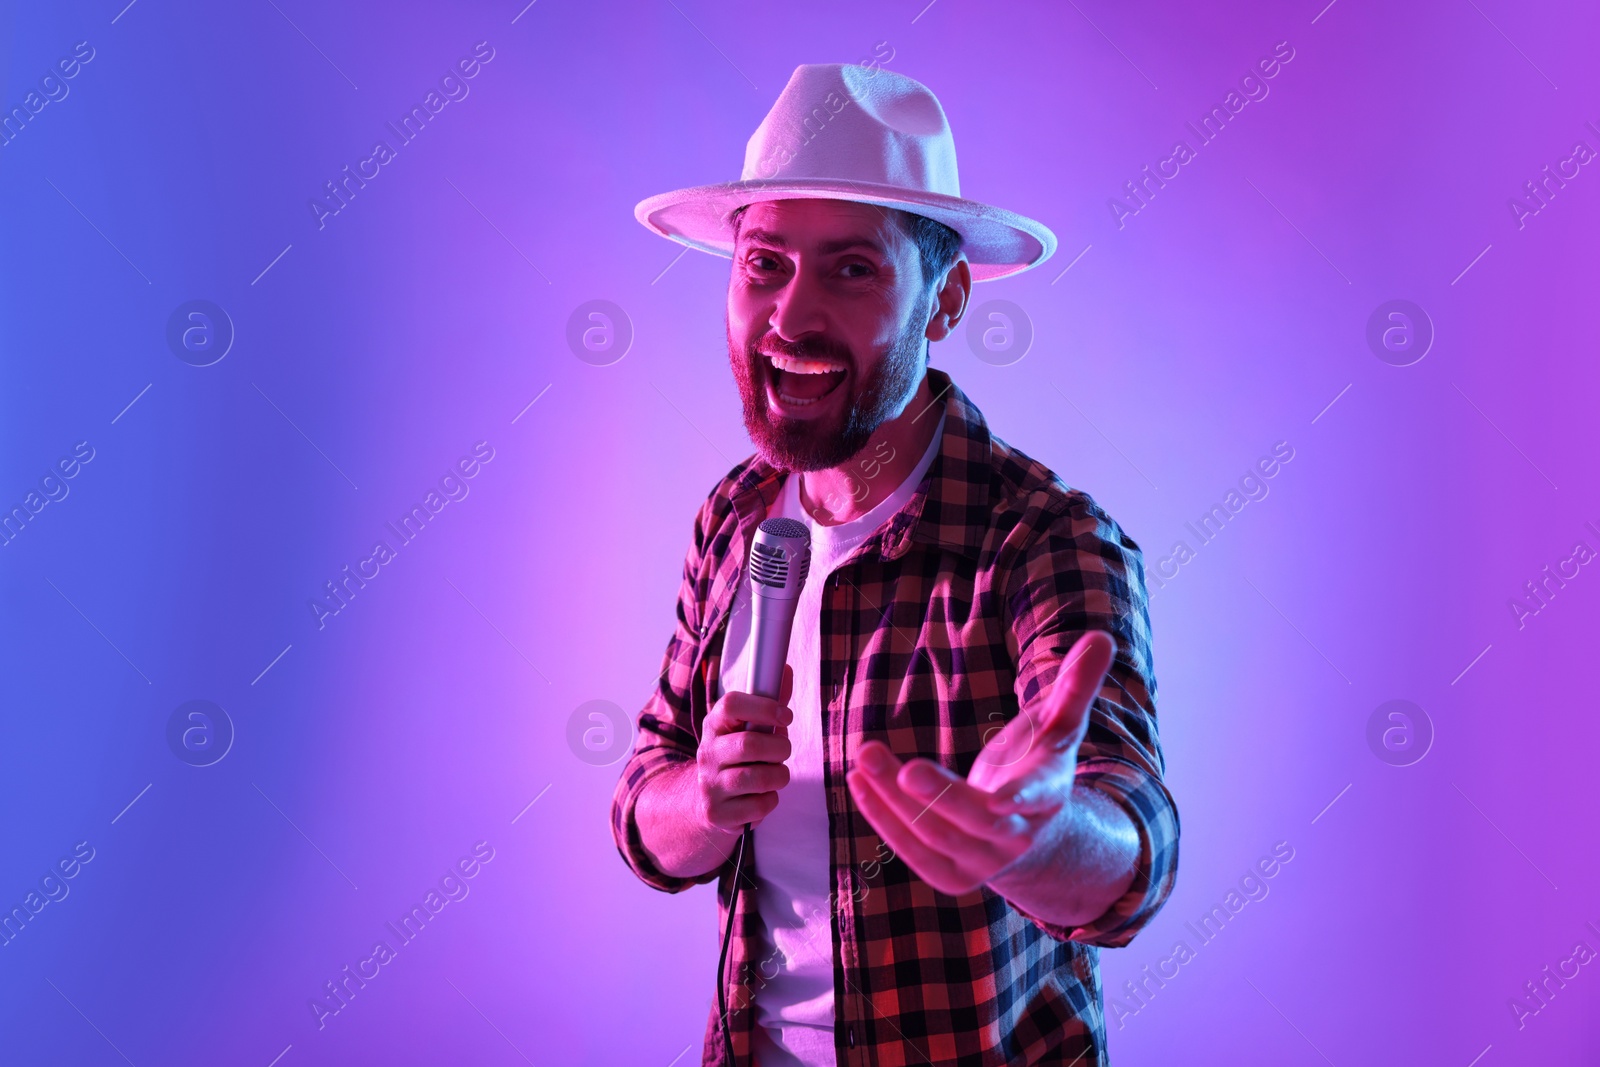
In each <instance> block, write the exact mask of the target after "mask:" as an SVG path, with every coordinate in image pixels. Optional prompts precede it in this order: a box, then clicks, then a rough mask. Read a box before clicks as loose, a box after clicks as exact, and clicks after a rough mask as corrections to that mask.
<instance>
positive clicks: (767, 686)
mask: <svg viewBox="0 0 1600 1067" xmlns="http://www.w3.org/2000/svg"><path fill="white" fill-rule="evenodd" d="M799 606H800V602H799V600H798V599H793V600H785V599H780V598H778V597H769V596H762V595H761V594H760V593H756V594H754V595H753V596H751V598H750V612H751V616H752V617H751V623H750V643H751V648H752V654H751V656H750V678H749V684H748V685H747V687H746V688H747V690H748V691H749V692H751V693H754V694H755V695H756V696H761V697H766V698H767V699H769V700H777V699H778V694H779V693H780V692H781V691H782V688H783V665H784V664H785V663H786V662H788V659H789V634H790V632H791V631H792V630H793V629H794V616H795V611H796V610H797V609H798V608H799ZM766 732H767V733H771V732H772V731H771V730H768V731H766Z"/></svg>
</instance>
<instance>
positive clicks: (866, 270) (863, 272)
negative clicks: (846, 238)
mask: <svg viewBox="0 0 1600 1067" xmlns="http://www.w3.org/2000/svg"><path fill="white" fill-rule="evenodd" d="M839 273H840V274H842V275H844V276H845V277H846V278H865V277H866V276H867V275H869V274H871V273H872V268H871V267H869V266H867V265H866V264H865V263H846V264H845V265H844V266H842V267H840V268H839Z"/></svg>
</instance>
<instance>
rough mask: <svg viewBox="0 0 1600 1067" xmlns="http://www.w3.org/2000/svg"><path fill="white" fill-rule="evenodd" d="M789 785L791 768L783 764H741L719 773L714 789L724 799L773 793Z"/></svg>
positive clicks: (725, 768) (726, 768)
mask: <svg viewBox="0 0 1600 1067" xmlns="http://www.w3.org/2000/svg"><path fill="white" fill-rule="evenodd" d="M788 784H789V768H788V767H786V766H784V765H783V764H781V763H741V764H738V765H737V766H733V767H724V768H723V769H722V770H721V771H719V772H718V773H717V777H716V782H715V784H714V788H715V789H716V790H717V791H718V792H719V793H721V794H722V796H723V797H725V798H726V797H737V796H748V795H749V794H751V793H772V792H775V791H777V790H779V789H782V788H783V787H784V786H786V785H788Z"/></svg>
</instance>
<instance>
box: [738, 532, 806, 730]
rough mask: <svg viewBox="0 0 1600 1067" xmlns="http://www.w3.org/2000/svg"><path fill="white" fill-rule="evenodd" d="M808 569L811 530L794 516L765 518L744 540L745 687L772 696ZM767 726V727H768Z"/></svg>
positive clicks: (776, 690)
mask: <svg viewBox="0 0 1600 1067" xmlns="http://www.w3.org/2000/svg"><path fill="white" fill-rule="evenodd" d="M810 570H811V532H810V531H809V530H807V529H806V526H805V524H804V523H802V522H796V521H795V520H794V519H782V518H773V519H767V520H766V521H764V522H762V524H761V525H760V526H759V527H757V528H756V539H755V543H754V544H752V545H751V546H750V609H751V622H750V644H751V652H752V655H751V656H750V678H749V682H748V684H747V689H748V691H749V692H751V693H754V694H755V695H756V696H762V697H767V698H768V699H769V700H777V699H778V693H779V691H780V689H781V688H782V685H783V665H784V663H786V662H787V661H788V659H789V634H790V631H792V630H793V629H794V613H795V610H796V609H797V608H798V607H799V606H800V590H801V589H802V588H804V586H805V584H806V574H807V572H809V571H810ZM769 732H770V731H769Z"/></svg>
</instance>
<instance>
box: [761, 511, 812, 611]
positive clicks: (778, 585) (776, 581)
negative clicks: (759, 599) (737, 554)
mask: <svg viewBox="0 0 1600 1067" xmlns="http://www.w3.org/2000/svg"><path fill="white" fill-rule="evenodd" d="M810 570H811V531H810V530H808V529H806V525H805V523H803V522H796V521H795V520H794V519H784V518H771V519H765V520H763V521H762V523H761V525H760V526H758V527H757V528H756V539H755V542H754V543H753V544H751V546H750V591H751V592H752V593H754V594H755V595H757V596H766V597H777V598H779V599H782V600H793V599H795V598H796V597H798V596H799V595H800V590H801V588H803V587H804V586H805V584H806V574H807V572H809V571H810Z"/></svg>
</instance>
